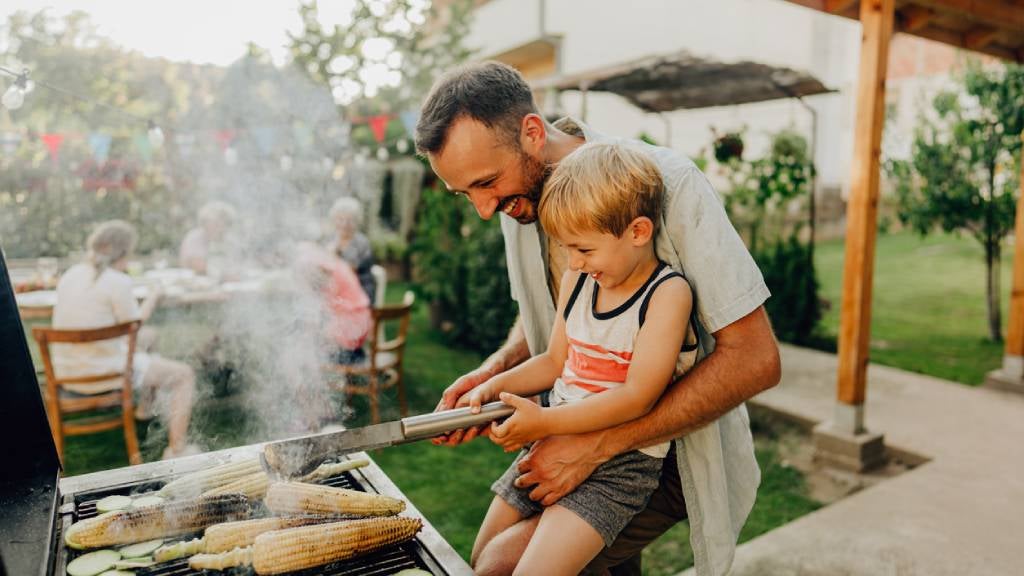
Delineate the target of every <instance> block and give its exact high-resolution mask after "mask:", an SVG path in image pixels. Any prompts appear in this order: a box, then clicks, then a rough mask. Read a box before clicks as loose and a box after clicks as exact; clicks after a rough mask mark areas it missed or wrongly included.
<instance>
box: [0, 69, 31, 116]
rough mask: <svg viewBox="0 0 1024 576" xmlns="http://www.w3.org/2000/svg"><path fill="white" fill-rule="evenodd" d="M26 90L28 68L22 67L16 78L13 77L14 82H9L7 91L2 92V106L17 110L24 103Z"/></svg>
mask: <svg viewBox="0 0 1024 576" xmlns="http://www.w3.org/2000/svg"><path fill="white" fill-rule="evenodd" d="M26 92H28V68H25V69H23V70H22V71H21V74H18V78H17V79H15V81H14V84H11V85H10V86H9V87H8V88H7V91H6V92H4V95H3V98H2V99H0V100H2V102H3V105H4V108H7V109H8V110H17V109H18V108H21V106H22V104H24V103H25V93H26Z"/></svg>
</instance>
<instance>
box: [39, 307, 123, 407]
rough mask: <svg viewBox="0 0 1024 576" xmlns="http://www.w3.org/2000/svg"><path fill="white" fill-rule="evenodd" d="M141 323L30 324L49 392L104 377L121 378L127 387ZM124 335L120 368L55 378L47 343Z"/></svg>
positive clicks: (101, 338) (113, 337)
mask: <svg viewBox="0 0 1024 576" xmlns="http://www.w3.org/2000/svg"><path fill="white" fill-rule="evenodd" d="M141 326H142V321H140V320H134V321H132V322H124V323H122V324H115V325H113V326H105V327H103V328H86V329H80V330H78V329H75V330H72V329H60V328H44V327H41V326H36V327H34V328H32V337H33V338H35V340H36V342H38V343H39V355H40V356H41V357H42V359H43V369H44V370H45V371H46V386H47V389H48V390H49V391H50V392H51V393H56V391H57V390H56V389H57V387H59V386H63V385H64V384H91V383H96V382H103V381H106V380H113V379H115V378H124V383H125V385H126V386H128V388H129V389H130V388H131V375H132V360H133V359H134V358H135V341H136V338H137V336H138V333H139V328H140V327H141ZM125 336H127V337H128V354H127V356H126V357H125V367H124V370H120V371H117V372H107V373H104V374H90V375H87V376H68V377H65V378H58V377H57V375H56V373H55V372H54V369H53V357H52V356H51V354H50V344H85V343H90V342H100V341H103V340H113V339H117V338H122V337H125Z"/></svg>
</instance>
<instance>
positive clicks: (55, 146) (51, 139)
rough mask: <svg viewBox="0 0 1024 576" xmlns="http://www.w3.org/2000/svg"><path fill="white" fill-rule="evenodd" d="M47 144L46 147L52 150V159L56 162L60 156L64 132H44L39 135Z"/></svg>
mask: <svg viewBox="0 0 1024 576" xmlns="http://www.w3.org/2000/svg"><path fill="white" fill-rule="evenodd" d="M39 139H40V140H42V141H43V144H45V145H46V149H47V150H49V151H50V160H51V161H52V162H53V163H54V164H56V163H57V159H58V158H59V157H60V145H61V144H63V143H64V135H63V134H54V133H50V134H43V135H42V136H40V137H39Z"/></svg>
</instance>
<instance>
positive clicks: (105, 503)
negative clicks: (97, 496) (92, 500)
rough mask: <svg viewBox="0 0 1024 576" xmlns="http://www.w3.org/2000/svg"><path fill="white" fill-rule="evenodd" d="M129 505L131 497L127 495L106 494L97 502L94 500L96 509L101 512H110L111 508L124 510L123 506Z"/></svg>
mask: <svg viewBox="0 0 1024 576" xmlns="http://www.w3.org/2000/svg"><path fill="white" fill-rule="evenodd" d="M131 505H132V499H131V498H129V497H128V496H118V495H114V496H107V497H106V498H103V499H101V500H100V501H99V502H96V511H97V512H100V513H103V512H110V511H112V510H124V509H125V508H127V507H129V506H131Z"/></svg>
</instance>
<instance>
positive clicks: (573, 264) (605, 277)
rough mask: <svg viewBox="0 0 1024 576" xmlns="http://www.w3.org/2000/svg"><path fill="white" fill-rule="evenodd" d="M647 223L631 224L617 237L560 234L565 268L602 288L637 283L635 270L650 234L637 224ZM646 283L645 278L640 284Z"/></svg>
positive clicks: (596, 233)
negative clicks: (587, 277) (574, 271)
mask: <svg viewBox="0 0 1024 576" xmlns="http://www.w3.org/2000/svg"><path fill="white" fill-rule="evenodd" d="M641 222H646V223H647V224H650V220H649V219H647V218H644V217H640V218H637V219H635V220H634V221H633V224H631V225H630V226H629V227H628V228H627V229H626V231H625V232H623V233H622V235H621V236H615V235H614V234H611V233H609V232H600V231H597V230H587V231H563V232H561V233H560V234H559V244H561V245H562V246H563V247H564V248H565V250H566V253H567V254H568V257H569V268H570V269H572V270H576V271H579V272H584V273H586V274H589V275H590V276H591V277H592V278H593V279H594V281H595V282H597V283H598V284H599V285H600V286H601V287H602V288H605V289H609V288H616V287H618V286H621V285H623V284H629V285H630V287H631V286H632V284H633V283H634V282H635V281H636V280H637V278H636V277H635V276H636V275H637V274H636V273H637V267H638V265H639V264H640V263H641V262H642V261H643V259H644V257H645V256H646V255H648V253H649V251H651V249H652V247H651V246H650V239H651V236H650V233H649V232H645V228H644V225H643V224H641V225H640V226H637V224H638V223H641ZM645 280H646V276H644V278H642V279H640V282H641V283H642V282H643V281H645Z"/></svg>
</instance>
